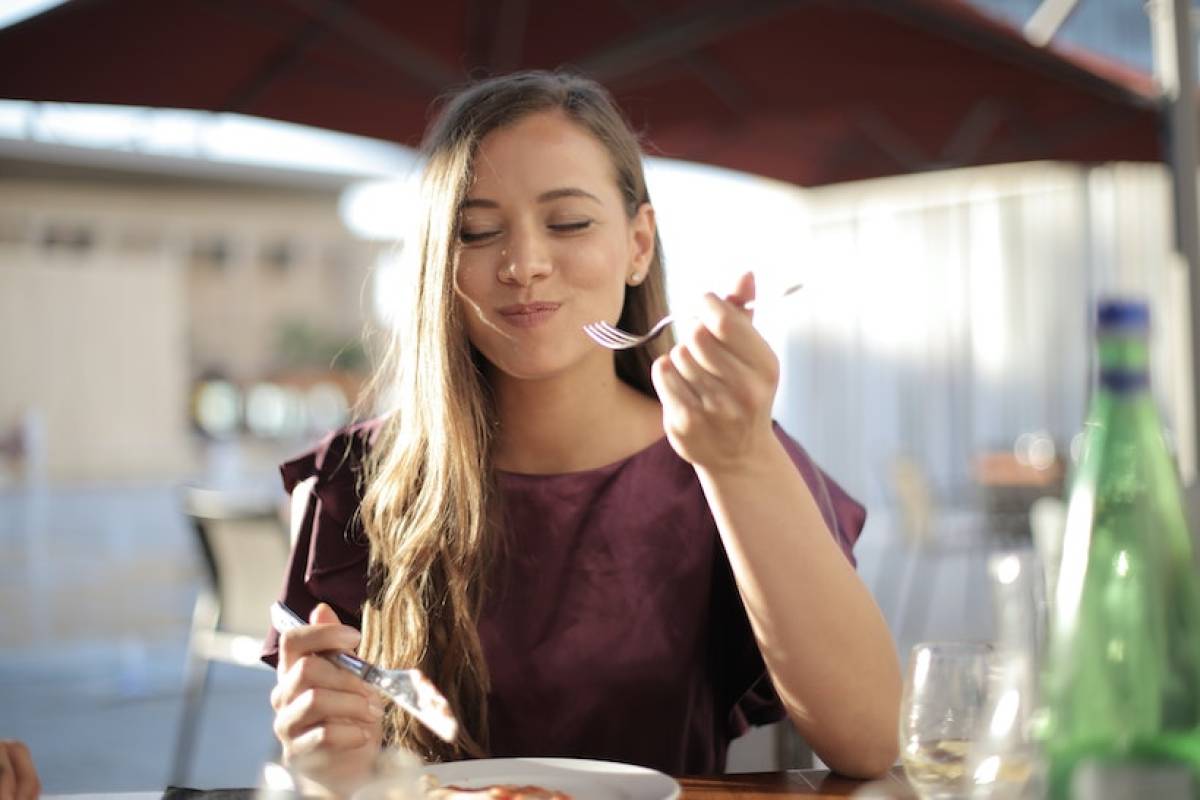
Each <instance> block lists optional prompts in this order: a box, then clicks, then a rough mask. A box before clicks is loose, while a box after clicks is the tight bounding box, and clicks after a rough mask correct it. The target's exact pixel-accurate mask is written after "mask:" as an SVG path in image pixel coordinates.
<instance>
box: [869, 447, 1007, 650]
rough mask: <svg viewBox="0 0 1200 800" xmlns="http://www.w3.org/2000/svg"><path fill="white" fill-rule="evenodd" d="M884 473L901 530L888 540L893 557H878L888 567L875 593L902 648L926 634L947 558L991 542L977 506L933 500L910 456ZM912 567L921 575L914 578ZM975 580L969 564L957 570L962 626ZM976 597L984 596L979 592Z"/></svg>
mask: <svg viewBox="0 0 1200 800" xmlns="http://www.w3.org/2000/svg"><path fill="white" fill-rule="evenodd" d="M890 473H891V474H890V477H891V487H892V490H893V495H894V497H895V501H896V507H897V511H898V514H899V517H900V526H899V527H900V532H901V535H900V536H899V537H897V538H896V540H895V544H894V545H893V547H894V548H895V549H896V551H897V552H896V554H895V558H894V559H886V558H885V560H884V561H885V564H893V565H894V568H891V569H886V570H885V571H884V573H883V575H882V578H881V580H880V581H879V588H878V589H877V591H876V596H877V599H878V602H879V604H880V606H881V608H882V609H883V610H884V611H885V613H886V612H888V611H889V610H890V611H891V613H890V614H888V617H889V620H890V621H891V624H892V634H893V636H894V637H895V639H896V642H897V644H898V645H899V646H901V647H902V648H903V647H904V646H905V645H906V643H907V644H911V643H913V642H916V641H919V640H921V639H922V638H924V637H925V635H926V631H927V629H928V626H929V621H930V616H931V613H932V611H933V603H934V598H935V597H936V595H937V593H938V590H939V584H940V583H941V579H942V573H943V567H944V566H945V561H946V560H947V558H952V557H966V558H968V559H969V558H970V557H972V556H975V555H982V554H983V553H984V552H986V551H987V550H988V549H989V548H990V547H992V546H993V543H992V542H991V541H990V539H989V537H988V531H987V530H986V525H985V521H984V519H983V516H982V513H981V512H979V511H978V510H977V509H975V510H972V509H971V508H970V506H969V504H968V505H967V506H964V507H956V508H954V509H949V508H944V507H942V506H940V505H939V504H938V501H937V499H936V495H935V493H934V490H933V485H932V483H931V481H930V480H929V477H928V475H927V474H926V472H925V470H924V468H922V467H921V465H920V464H919V463H917V462H916V461H915V460H913V459H912V458H909V457H907V456H900V457H898V458H896V459H895V460H893V462H892V464H891V470H890ZM918 567H922V572H923V573H924V578H925V579H924V580H920V581H918V580H917V571H918ZM981 585H982V581H980V580H977V579H976V576H974V575H973V574H972V573H971V571H970V569H965V570H963V587H962V588H963V601H964V602H963V603H962V609H961V611H962V616H963V627H964V628H965V627H967V622H968V619H967V618H968V617H969V614H970V611H971V608H972V606H971V605H970V603H968V602H966V601H967V600H968V599H970V598H972V597H973V596H975V595H977V594H980V586H981ZM976 599H978V600H979V602H980V603H983V602H984V601H985V600H986V598H984V597H983V596H982V595H980V596H979V597H978V598H976ZM902 655H903V654H902Z"/></svg>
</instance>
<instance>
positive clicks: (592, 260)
mask: <svg viewBox="0 0 1200 800" xmlns="http://www.w3.org/2000/svg"><path fill="white" fill-rule="evenodd" d="M566 257H567V258H568V259H569V263H570V264H571V265H572V267H573V269H572V270H571V271H572V274H573V275H574V276H575V282H576V283H577V284H578V285H580V286H585V287H587V288H589V289H601V288H606V287H607V288H611V287H615V286H624V285H625V275H626V273H627V272H628V271H629V253H628V251H627V250H626V249H625V248H623V247H622V246H621V242H619V241H613V240H607V239H606V240H602V241H593V242H588V243H586V244H583V245H581V246H579V247H577V248H575V249H574V251H573V252H571V253H570V254H569V255H567V256H566Z"/></svg>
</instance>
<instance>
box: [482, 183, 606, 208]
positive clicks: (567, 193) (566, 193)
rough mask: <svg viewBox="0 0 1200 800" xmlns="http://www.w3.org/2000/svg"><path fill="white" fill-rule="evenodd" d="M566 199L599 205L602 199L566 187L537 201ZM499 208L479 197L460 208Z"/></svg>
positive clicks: (544, 194)
mask: <svg viewBox="0 0 1200 800" xmlns="http://www.w3.org/2000/svg"><path fill="white" fill-rule="evenodd" d="M564 197H579V198H582V199H584V200H591V201H592V202H594V203H597V204H599V203H600V198H599V197H596V195H594V194H592V193H591V192H588V191H585V190H583V189H579V188H576V187H574V186H565V187H563V188H561V189H551V190H550V191H548V192H542V193H541V194H539V195H538V196H537V201H538V202H539V203H548V202H550V201H551V200H560V199H562V198H564ZM499 207H500V204H499V203H497V202H496V201H495V200H488V199H486V198H482V197H477V198H469V199H467V200H464V201H463V203H462V205H461V206H459V210H466V209H468V208H499Z"/></svg>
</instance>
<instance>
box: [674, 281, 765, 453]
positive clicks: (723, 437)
mask: <svg viewBox="0 0 1200 800" xmlns="http://www.w3.org/2000/svg"><path fill="white" fill-rule="evenodd" d="M752 299H754V275H753V274H751V273H746V274H745V275H743V276H742V277H741V278H740V279H739V280H738V283H737V288H736V289H735V291H734V292H733V294H731V295H729V296H728V297H727V298H726V299H724V300H722V299H720V298H718V297H717V296H716V295H714V294H707V295H705V296H704V302H703V307H702V308H701V309H700V312H699V317H700V319H699V322H698V323H697V324H696V325H695V326H694V328H693V329H692V330H691V331H690V332H688V333H687V334H685V335H683V336H681V337H680V340H679V342H678V343H677V344H676V345H675V347H673V348H671V351H670V352H669V353H667V354H666V355H664V356H661V357H660V358H658V359H657V360H656V361H655V362H654V367H653V370H652V372H651V376H652V379H653V381H654V387H655V389H657V390H658V396H659V399H660V400H661V401H662V404H663V427H664V429H665V430H666V433H667V437H668V438H669V439H670V441H671V445H672V447H674V448H675V451H676V452H677V453H679V455H680V457H682V458H683V459H685V460H687V461H689V462H691V464H692V465H694V466H695V467H697V468H701V469H706V470H709V471H713V472H718V471H723V470H726V469H738V468H740V467H741V466H742V465H744V464H746V463H748V462H749V461H750V460H753V459H755V458H757V457H758V454H760V453H762V452H765V451H764V449H763V448H765V447H769V446H771V445H772V444H774V442H775V434H774V432H773V431H772V428H771V404H772V403H773V402H774V400H775V390H776V388H777V387H778V385H779V359H778V358H777V357H776V356H775V353H774V352H773V351H772V350H771V347H770V346H769V345H768V344H767V342H766V340H765V339H763V337H762V335H761V334H759V332H758V331H757V330H755V328H754V325H753V324H751V323H752V314H751V312H750V311H748V310H746V309H745V308H743V306H745V304H746V303H748V302H750V300H752ZM680 327H682V326H680Z"/></svg>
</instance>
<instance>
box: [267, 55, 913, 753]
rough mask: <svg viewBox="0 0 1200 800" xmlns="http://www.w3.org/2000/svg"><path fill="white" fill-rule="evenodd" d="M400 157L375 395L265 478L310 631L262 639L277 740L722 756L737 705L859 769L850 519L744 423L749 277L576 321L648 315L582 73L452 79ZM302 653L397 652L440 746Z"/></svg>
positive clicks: (768, 355) (290, 595) (876, 723)
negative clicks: (413, 175) (398, 260)
mask: <svg viewBox="0 0 1200 800" xmlns="http://www.w3.org/2000/svg"><path fill="white" fill-rule="evenodd" d="M425 152H426V156H427V163H426V169H425V173H424V176H423V182H422V192H423V215H422V217H421V218H420V220H419V223H420V225H419V231H418V233H417V234H416V237H415V240H414V241H413V242H412V244H411V245H410V246H409V248H408V253H409V254H410V255H411V257H412V262H413V263H412V264H411V265H410V268H409V270H408V272H407V275H408V278H409V280H410V285H409V286H408V287H407V293H406V295H405V298H404V299H405V301H406V302H407V303H408V308H407V313H406V314H405V315H404V318H403V319H402V320H401V322H400V324H399V325H398V330H397V335H396V342H395V344H394V346H393V349H392V351H391V353H390V355H389V358H388V359H387V363H386V364H385V365H384V370H383V372H382V373H381V374H385V375H387V376H388V377H387V378H386V380H387V381H388V383H387V384H386V389H387V391H388V392H389V394H388V396H389V397H390V398H391V399H392V401H393V403H394V407H395V409H396V411H394V412H393V413H391V414H388V415H386V416H385V417H383V418H381V419H379V420H375V421H372V422H369V423H367V424H365V425H359V426H356V427H353V428H351V429H348V430H346V431H342V432H340V433H339V434H338V435H336V436H334V437H332V438H331V439H328V440H326V441H325V442H324V443H323V444H322V446H321V447H319V448H318V449H317V450H315V451H313V452H312V453H309V454H308V455H306V456H304V457H302V458H301V459H298V460H296V461H293V462H290V463H289V464H287V465H285V466H284V476H285V482H286V483H287V485H288V488H289V490H290V491H293V497H294V499H295V501H296V506H294V507H299V508H300V509H301V510H302V515H301V519H300V522H299V529H298V530H297V532H296V533H297V536H298V543H297V548H296V552H295V553H294V554H293V562H292V568H291V570H290V574H289V577H288V580H287V584H286V586H285V589H284V599H285V600H286V601H287V602H288V603H289V605H291V606H292V607H293V608H296V610H297V611H299V612H301V613H305V614H309V613H310V611H311V615H310V617H309V619H310V621H311V623H312V624H311V625H308V626H306V627H304V628H302V629H299V630H297V631H292V632H289V633H287V634H285V635H284V636H283V637H281V640H280V642H279V644H278V651H277V652H276V649H275V647H276V646H275V643H274V641H273V640H272V641H270V642H269V643H268V652H267V653H266V658H267V659H268V661H274V660H275V659H276V658H277V662H278V672H279V681H278V684H277V686H276V688H275V690H274V692H273V694H272V704H273V706H274V708H275V710H276V718H275V730H276V733H277V735H278V737H279V739H280V741H281V742H282V744H283V747H284V752H285V756H286V757H288V758H290V759H294V758H297V757H300V756H307V757H308V763H309V764H312V763H313V760H314V759H315V760H317V761H318V762H320V761H322V760H323V761H324V763H326V764H327V765H328V766H329V768H331V769H335V770H338V771H341V772H342V773H344V774H354V773H356V772H361V771H362V770H365V769H366V768H367V765H368V764H369V763H370V762H371V761H372V760H373V759H374V757H375V754H376V753H377V752H378V750H379V748H380V745H381V743H383V742H386V743H389V744H398V745H401V746H406V747H409V748H412V749H415V750H417V751H419V752H421V753H422V754H424V755H426V756H427V757H432V758H455V757H461V756H463V755H465V754H467V753H471V752H489V753H491V754H494V755H574V756H588V757H599V758H610V759H615V760H625V761H634V762H637V763H641V764H646V765H648V766H652V767H656V768H659V769H662V770H665V771H668V772H672V773H675V774H686V773H704V772H719V771H721V770H722V769H723V767H724V758H725V751H726V748H727V746H728V744H729V741H730V740H731V739H732V738H733V737H735V736H737V735H739V734H740V733H741V732H743V731H744V729H745V727H746V725H747V723H755V724H760V723H766V722H771V721H774V720H778V719H781V718H782V717H783V716H784V715H785V714H786V715H787V716H788V717H790V718H791V719H792V721H793V722H794V723H795V725H796V726H797V728H798V729H799V731H800V733H801V734H802V735H803V736H804V737H805V739H806V740H807V741H808V742H809V743H810V744H811V745H812V747H813V748H814V750H815V751H816V752H817V753H818V754H819V755H820V756H821V758H822V759H823V760H824V761H825V762H826V763H827V764H829V765H830V766H831V767H832V768H834V769H836V770H838V771H841V772H843V773H846V774H849V775H855V776H874V775H877V774H879V773H880V772H882V771H884V770H885V769H887V768H888V767H889V766H890V765H891V764H892V763H893V761H894V759H895V755H896V729H897V709H898V706H899V688H900V678H899V669H898V666H897V661H896V656H895V651H894V647H893V645H892V643H891V640H890V637H889V634H888V631H887V629H886V626H885V625H884V622H883V620H882V618H881V616H880V614H879V612H878V609H877V608H876V607H875V605H874V603H873V601H872V599H871V597H870V594H869V593H868V592H867V590H866V588H865V587H864V586H863V584H862V583H861V582H860V581H859V579H858V578H857V576H856V575H855V573H854V570H853V566H852V563H851V561H850V559H849V557H848V556H849V552H850V547H851V546H852V544H853V540H854V538H856V537H857V535H858V533H859V531H860V529H861V526H862V521H863V513H862V510H861V507H860V506H858V505H857V504H856V503H854V501H852V500H850V498H848V497H846V496H845V495H844V493H842V491H841V489H840V488H838V487H837V485H836V484H834V483H833V482H832V481H830V480H828V479H827V478H825V477H824V476H823V475H822V474H821V473H820V471H819V470H817V469H816V468H815V467H814V466H813V465H812V464H811V462H810V461H808V460H807V457H806V456H805V455H804V453H803V451H802V450H801V449H800V448H799V446H798V445H797V444H796V443H795V442H793V441H792V440H791V439H790V438H789V437H787V435H786V434H784V433H783V432H782V431H781V430H779V429H778V427H777V426H775V425H774V424H773V422H772V420H771V416H770V410H771V404H772V400H773V398H774V393H775V390H776V386H777V383H778V364H777V361H776V358H775V356H774V354H773V353H772V352H771V350H770V348H769V347H768V345H767V344H766V342H765V341H764V340H763V338H762V337H761V336H760V335H759V334H758V332H757V331H756V330H755V329H754V327H753V326H752V324H751V318H750V314H749V313H748V312H747V311H746V310H745V309H744V308H743V307H744V306H745V305H746V304H747V303H748V302H749V301H750V300H751V299H752V298H753V297H754V282H753V279H752V277H751V276H749V275H746V276H743V278H742V279H741V280H740V281H739V282H738V284H737V287H736V288H735V290H734V292H733V293H732V294H731V295H729V296H728V297H727V298H724V299H720V298H718V297H716V296H715V295H708V296H707V297H706V298H705V299H704V304H703V308H702V310H701V312H700V314H699V320H698V321H696V322H693V323H691V324H690V325H688V324H685V325H681V326H679V327H680V329H681V330H682V340H681V341H680V343H679V344H678V345H674V346H672V344H671V341H670V339H669V338H668V337H666V336H664V337H662V338H660V339H658V340H656V342H654V343H652V344H650V345H647V346H645V347H643V348H640V349H634V350H627V351H622V352H618V353H615V354H614V353H613V352H612V351H609V350H605V349H603V348H601V347H598V346H597V345H596V344H595V343H593V342H592V341H590V340H589V339H587V338H586V337H585V336H584V334H583V333H582V331H581V328H582V326H583V325H584V324H585V323H587V322H592V321H595V320H608V321H609V322H614V323H617V324H618V325H619V326H620V327H622V328H625V329H628V330H645V329H647V328H648V327H649V325H650V324H651V323H652V322H653V321H654V320H655V319H657V318H658V317H659V316H661V315H662V314H663V313H664V312H665V293H664V277H663V269H662V257H661V251H660V245H659V240H658V235H657V231H656V228H655V221H654V210H653V207H652V206H651V205H650V202H649V196H648V194H647V192H646V187H645V181H644V177H643V174H642V166H641V156H640V152H639V150H638V147H637V143H636V140H635V138H634V137H633V135H632V134H631V133H630V131H629V129H628V127H627V125H626V124H625V122H624V120H623V119H622V118H621V116H620V114H619V112H617V110H616V109H615V106H614V105H613V103H612V101H611V99H610V98H609V97H608V96H607V94H606V93H605V92H604V90H603V89H601V88H600V87H599V86H598V85H596V84H594V83H592V82H590V81H587V80H583V79H580V78H577V77H571V76H567V75H563V74H551V73H522V74H518V75H512V76H507V77H502V78H498V79H493V80H490V81H486V82H484V83H481V84H478V85H476V86H473V87H471V88H469V89H467V90H466V91H464V92H463V93H462V94H460V95H459V96H457V97H456V98H454V99H453V100H452V101H451V102H450V103H449V104H448V105H447V107H446V108H445V109H444V110H443V112H442V114H441V115H440V117H439V118H438V120H437V121H436V122H435V123H434V125H433V127H432V129H431V131H430V133H429V135H428V136H427V139H426V143H425ZM381 385H382V384H381ZM309 492H311V495H312V497H311V498H310V497H309V496H308V493H309ZM360 614H361V619H360ZM346 622H348V623H350V624H348V625H347V624H341V623H346ZM357 628H361V631H362V633H361V638H360V636H359V634H358V631H357V630H356V629H357ZM330 649H348V650H349V649H356V650H357V651H358V653H359V654H360V655H362V656H363V657H365V658H367V659H370V660H373V661H376V662H378V663H380V664H382V665H388V666H404V667H409V666H419V667H421V668H422V669H423V670H424V671H425V673H426V674H427V675H428V676H429V677H430V678H431V679H432V680H433V681H434V682H435V683H436V684H437V685H438V686H439V688H440V689H441V690H442V691H443V693H445V694H446V696H447V697H448V699H449V700H450V701H451V704H452V705H453V707H454V710H455V713H456V715H457V716H458V718H459V720H460V721H461V722H462V723H463V725H464V727H465V729H466V731H467V733H468V734H469V737H468V739H467V742H466V745H465V746H464V747H463V748H461V749H455V748H446V747H445V746H443V745H442V744H441V743H440V742H438V741H437V740H436V738H435V737H433V736H432V735H431V734H429V733H428V732H426V731H424V730H422V729H421V728H420V727H418V726H417V725H415V723H414V722H413V721H412V720H411V719H408V718H407V717H405V716H404V715H403V713H402V712H399V711H397V710H396V709H394V708H392V709H387V710H385V709H384V708H383V707H382V705H381V702H380V701H379V699H378V698H377V697H375V696H374V695H372V694H371V693H370V691H368V690H367V689H366V688H365V687H364V686H363V685H362V683H361V682H359V681H357V680H356V679H355V678H353V676H351V675H350V674H349V673H346V672H340V671H338V670H337V669H336V668H334V667H333V666H332V665H331V664H329V663H327V662H325V661H324V660H323V659H321V658H316V657H314V654H316V653H319V652H321V651H325V650H330Z"/></svg>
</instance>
